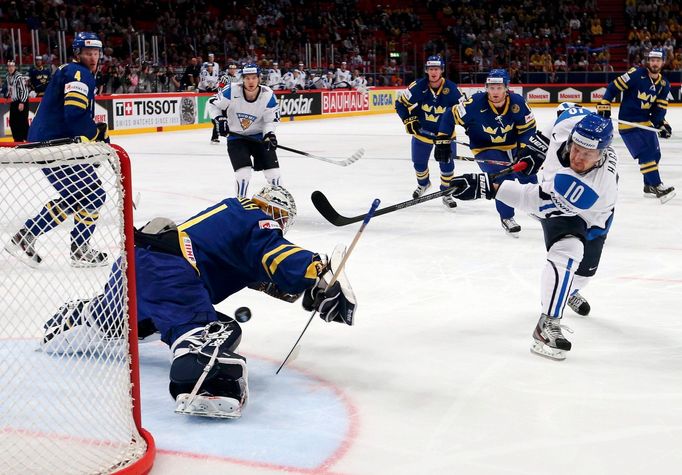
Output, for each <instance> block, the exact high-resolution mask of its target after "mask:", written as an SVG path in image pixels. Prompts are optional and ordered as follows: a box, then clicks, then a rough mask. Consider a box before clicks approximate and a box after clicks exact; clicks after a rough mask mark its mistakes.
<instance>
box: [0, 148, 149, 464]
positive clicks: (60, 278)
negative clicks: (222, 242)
mask: <svg viewBox="0 0 682 475" xmlns="http://www.w3.org/2000/svg"><path fill="white" fill-rule="evenodd" d="M62 142H64V141H62ZM3 145H6V144H3ZM9 145H13V144H9ZM43 145H44V144H43ZM74 166H76V167H81V169H82V170H87V171H88V173H90V174H91V175H92V176H91V177H89V178H88V179H87V180H86V181H88V182H89V183H90V186H91V187H95V188H99V190H98V191H97V193H98V195H99V196H100V197H101V196H103V195H105V197H104V199H103V203H102V202H98V203H97V204H96V205H92V206H91V205H84V204H83V199H84V198H83V197H84V196H86V195H87V193H83V191H82V190H79V186H77V185H78V183H76V184H75V185H74V186H70V187H66V188H64V187H62V188H64V189H63V190H62V192H61V193H60V192H59V191H58V190H57V189H56V188H55V186H53V185H52V184H51V183H50V181H48V179H47V178H46V175H49V174H50V172H51V171H55V170H57V169H58V167H74ZM72 184H73V183H72ZM57 188H60V186H57ZM79 193H80V195H79ZM60 195H61V196H60ZM48 203H51V205H48V206H46V204H48ZM68 203H71V204H70V205H69V204H68ZM55 204H58V205H59V206H55ZM82 209H87V213H85V214H80V213H79V211H81V210H82ZM41 210H43V217H44V219H43V220H42V222H43V223H44V222H49V221H50V219H53V218H54V219H55V220H56V221H55V223H53V224H56V223H57V222H59V223H60V224H58V225H56V226H55V227H54V228H53V229H49V231H47V232H45V233H44V234H42V233H40V232H37V237H36V239H35V240H34V247H35V251H36V253H38V254H39V255H40V257H41V258H42V260H41V261H40V262H39V263H37V264H36V263H35V262H34V264H35V265H32V266H29V265H26V263H25V262H22V260H21V259H19V258H17V256H16V255H12V254H11V253H10V252H8V251H7V250H5V247H6V246H7V244H8V243H11V242H12V240H13V236H15V235H16V233H17V232H18V231H19V230H20V229H22V228H23V227H24V226H25V223H26V222H27V220H29V219H30V218H33V217H34V216H36V215H38V214H39V212H41ZM79 224H80V228H79V227H78V226H77V225H79ZM83 226H85V227H88V226H92V227H90V228H89V229H88V236H89V237H88V238H87V241H88V243H89V245H90V246H91V247H92V248H93V249H97V250H99V251H102V252H104V253H106V254H107V257H108V261H107V263H106V265H101V266H98V267H87V268H83V267H73V266H72V265H71V264H72V262H71V259H72V256H71V241H72V240H73V239H74V237H72V230H73V229H77V230H78V229H81V230H82V229H83ZM132 226H133V222H132V201H131V188H130V161H129V158H128V155H127V154H126V153H125V151H124V150H123V149H121V148H120V147H117V146H109V145H106V144H103V143H88V144H76V143H71V144H63V145H57V146H39V147H36V148H16V147H8V146H2V147H0V361H2V365H0V401H1V402H0V472H1V473H11V474H15V473H16V474H20V473H21V474H28V473H36V474H60V475H64V474H85V473H88V474H92V473H126V474H133V473H147V472H149V470H151V467H152V464H153V460H154V452H155V448H154V440H153V438H152V437H151V435H150V434H149V433H148V432H146V431H145V430H144V429H142V427H141V422H140V404H139V401H140V389H139V388H140V386H139V366H138V365H139V362H138V353H137V325H136V314H135V309H136V300H135V291H134V289H135V272H134V270H135V269H134V265H135V262H134V248H133V233H132V231H133V227H132ZM33 227H34V228H35V225H33ZM48 227H50V226H48ZM76 232H78V231H76ZM112 266H113V268H114V269H115V270H117V272H112ZM112 276H113V278H112ZM110 279H111V280H110ZM108 282H109V285H111V283H112V282H114V283H115V285H116V286H117V287H116V288H117V289H120V290H119V291H117V292H115V293H114V298H113V299H110V300H109V301H108V302H107V304H106V305H107V307H106V309H105V310H106V312H107V318H108V319H109V321H110V322H111V323H110V326H109V327H108V328H107V330H106V331H104V332H103V331H99V332H95V333H96V336H97V338H94V339H93V343H96V344H93V345H90V346H89V347H87V348H85V347H81V348H77V347H71V346H69V345H68V344H63V346H62V347H59V348H57V349H56V350H54V348H53V350H54V351H49V352H48V351H45V348H41V342H42V341H43V337H44V331H45V328H44V327H45V324H46V322H47V321H48V320H50V319H51V318H52V317H53V316H55V315H56V314H58V311H59V310H60V308H62V306H63V305H64V304H66V303H67V302H72V305H73V302H75V301H82V300H86V301H88V300H89V301H92V299H93V298H96V297H97V296H98V295H101V294H102V293H103V292H104V288H105V286H106V285H107V283H108ZM85 306H87V304H85ZM76 323H77V322H68V323H67V324H65V325H64V329H65V330H66V329H69V330H70V329H73V328H74V327H75V324H76ZM85 327H87V325H86V326H85ZM90 329H92V328H90ZM90 336H92V333H90Z"/></svg>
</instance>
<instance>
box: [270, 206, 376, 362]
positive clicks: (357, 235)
mask: <svg viewBox="0 0 682 475" xmlns="http://www.w3.org/2000/svg"><path fill="white" fill-rule="evenodd" d="M379 203H381V200H379V198H376V199H375V200H374V201H372V206H370V208H369V211H368V212H367V214H365V215H363V220H362V221H363V222H362V225H361V226H360V229H358V232H357V233H355V237H354V238H353V241H352V242H351V243H350V247H349V248H348V251H347V252H346V254H345V255H344V256H343V259H341V263H340V264H339V267H338V268H337V269H336V273H335V274H334V276H333V277H332V280H331V281H329V284H328V285H327V289H329V288H331V286H332V285H334V284H335V283H336V280H337V278H338V276H339V275H340V274H341V272H343V268H344V267H345V266H346V261H347V260H348V256H350V253H351V252H353V249H354V248H355V245H356V244H357V242H358V239H360V236H361V235H362V232H363V231H364V230H365V227H366V226H367V223H369V220H370V219H372V216H374V214H375V212H376V210H377V208H378V207H379ZM327 289H325V292H326V290H327ZM316 313H317V309H315V310H313V313H312V314H311V315H310V318H309V319H308V323H306V325H305V327H304V328H303V331H302V332H301V334H300V335H299V337H298V339H297V340H296V343H294V346H293V347H292V348H291V351H289V354H287V357H286V358H284V361H282V364H281V365H279V368H277V371H276V372H275V374H279V372H280V371H281V369H282V368H283V367H284V365H285V364H286V363H287V361H289V357H291V354H292V353H293V352H294V350H295V349H296V347H297V346H298V343H299V342H300V341H301V338H303V335H304V334H305V332H306V330H307V329H308V327H309V326H310V322H312V321H313V317H315V314H316Z"/></svg>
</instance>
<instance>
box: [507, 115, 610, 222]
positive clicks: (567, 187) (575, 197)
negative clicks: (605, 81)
mask: <svg viewBox="0 0 682 475" xmlns="http://www.w3.org/2000/svg"><path fill="white" fill-rule="evenodd" d="M587 114H590V112H589V111H588V110H586V109H582V108H572V109H569V110H567V111H564V112H563V113H562V114H561V115H560V116H559V117H558V118H557V120H556V122H555V123H554V127H553V128H552V129H551V132H549V135H548V136H549V138H550V143H549V149H548V150H547V157H546V159H545V162H544V164H543V165H542V168H541V169H540V171H539V172H538V184H536V185H534V184H525V185H522V184H520V183H519V182H517V181H510V180H509V181H504V182H502V184H501V185H500V187H499V189H498V191H497V195H496V198H497V199H498V200H500V201H502V202H504V203H506V204H508V205H510V206H513V207H514V208H520V209H523V210H525V211H527V212H530V213H532V214H534V215H536V216H538V217H540V218H552V217H555V216H579V217H580V218H582V219H583V221H585V223H586V224H587V228H588V229H591V228H592V229H593V228H601V229H604V228H605V227H606V226H607V221H608V220H609V218H610V217H611V215H612V214H613V210H614V207H615V205H616V197H617V194H618V178H617V176H618V175H617V164H618V155H617V154H616V152H615V150H613V148H612V147H608V148H607V149H606V151H605V154H604V158H603V159H602V161H601V162H599V164H598V165H597V166H596V167H594V168H592V169H590V170H589V171H588V172H586V173H578V172H575V171H573V170H572V169H571V168H570V166H569V159H568V150H567V146H566V143H567V141H568V137H569V135H570V134H571V131H572V130H573V128H574V127H575V125H576V124H577V123H578V122H580V120H582V118H583V117H584V116H585V115H587Z"/></svg>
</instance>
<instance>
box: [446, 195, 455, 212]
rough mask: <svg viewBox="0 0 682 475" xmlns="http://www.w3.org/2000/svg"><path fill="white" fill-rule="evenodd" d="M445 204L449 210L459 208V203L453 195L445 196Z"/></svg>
mask: <svg viewBox="0 0 682 475" xmlns="http://www.w3.org/2000/svg"><path fill="white" fill-rule="evenodd" d="M443 204H444V205H445V206H446V207H447V208H449V209H455V208H457V202H456V201H455V199H454V198H453V197H452V195H445V196H443Z"/></svg>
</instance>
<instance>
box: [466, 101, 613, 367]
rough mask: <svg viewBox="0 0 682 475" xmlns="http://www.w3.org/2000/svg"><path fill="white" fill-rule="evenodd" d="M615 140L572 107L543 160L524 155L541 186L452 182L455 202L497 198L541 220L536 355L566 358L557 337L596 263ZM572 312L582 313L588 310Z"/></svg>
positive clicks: (608, 204) (605, 123)
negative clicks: (544, 255) (543, 250)
mask: <svg viewBox="0 0 682 475" xmlns="http://www.w3.org/2000/svg"><path fill="white" fill-rule="evenodd" d="M612 139H613V124H611V121H610V120H608V119H604V118H603V117H599V116H598V115H597V114H595V113H592V112H589V111H587V110H586V109H583V108H569V109H568V110H566V111H564V112H563V113H562V114H561V115H560V116H559V117H558V118H557V120H556V123H555V125H554V127H553V128H552V131H551V134H550V141H549V145H548V149H547V153H546V158H543V157H542V155H535V156H533V155H529V156H526V157H524V158H522V161H524V162H525V163H526V164H527V168H528V169H530V170H531V171H533V170H539V172H538V182H539V183H537V184H532V183H525V184H524V183H519V182H517V181H504V182H501V183H490V180H489V177H488V175H487V174H485V173H482V174H467V175H463V176H461V177H457V178H455V179H454V180H453V193H455V195H456V196H457V198H459V199H477V198H481V197H485V198H487V199H491V198H493V197H494V198H496V199H499V200H500V201H503V202H505V203H507V204H509V205H510V206H514V207H515V208H519V209H522V210H524V211H527V212H530V213H532V214H533V215H535V216H536V217H538V218H539V220H540V222H541V224H542V230H543V232H544V237H545V247H546V249H547V259H546V263H545V267H544V270H543V273H542V279H541V288H540V296H541V299H540V300H541V308H542V314H541V316H540V319H539V321H538V323H537V325H536V327H535V330H534V332H533V341H534V342H533V346H532V347H531V350H532V351H533V352H534V353H537V354H539V355H541V356H546V357H548V358H553V359H557V360H561V359H565V358H566V352H567V351H569V350H571V347H572V345H571V342H570V341H568V339H567V338H566V337H565V336H564V334H563V333H562V329H563V328H564V327H563V326H562V325H561V318H562V316H563V311H564V308H565V306H566V304H567V302H570V296H571V294H572V293H573V295H575V293H576V292H577V291H578V290H579V289H580V288H581V287H584V286H585V285H586V284H587V282H588V280H589V278H590V277H592V276H593V275H594V274H595V272H596V269H597V267H598V265H599V261H600V258H601V253H602V249H603V246H604V242H605V240H606V235H607V234H608V232H609V229H610V227H611V223H612V222H613V215H614V209H615V204H616V199H617V195H618V171H617V167H618V156H617V155H616V152H615V151H614V150H613V148H612V147H611V141H612ZM569 305H570V304H569ZM571 308H573V306H571ZM576 311H578V313H582V314H586V313H587V312H589V305H588V306H587V307H586V308H582V309H581V308H580V307H578V308H577V310H576ZM583 311H585V312H584V313H583Z"/></svg>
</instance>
